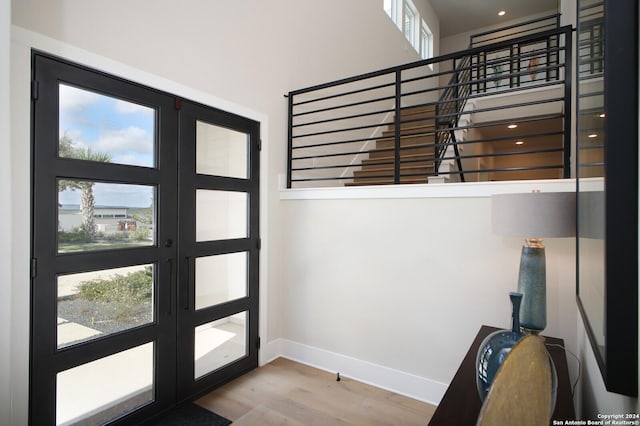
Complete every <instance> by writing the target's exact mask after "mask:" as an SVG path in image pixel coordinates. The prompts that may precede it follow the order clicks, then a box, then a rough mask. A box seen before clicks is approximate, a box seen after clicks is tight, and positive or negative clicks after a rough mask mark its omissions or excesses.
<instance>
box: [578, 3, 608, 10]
mask: <svg viewBox="0 0 640 426" xmlns="http://www.w3.org/2000/svg"><path fill="white" fill-rule="evenodd" d="M601 6H604V1H601V2H598V3H590V4H582V5H581V6H580V7H579V9H578V10H580V11H583V10H589V9H591V8H593V7H601Z"/></svg>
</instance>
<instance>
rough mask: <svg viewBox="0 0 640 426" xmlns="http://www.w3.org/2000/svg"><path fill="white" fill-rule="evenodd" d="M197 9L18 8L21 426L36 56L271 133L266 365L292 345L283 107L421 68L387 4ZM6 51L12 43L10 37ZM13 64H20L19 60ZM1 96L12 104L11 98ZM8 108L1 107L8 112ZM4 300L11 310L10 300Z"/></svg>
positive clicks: (15, 87)
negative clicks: (291, 98) (353, 79)
mask: <svg viewBox="0 0 640 426" xmlns="http://www.w3.org/2000/svg"><path fill="white" fill-rule="evenodd" d="M2 2H3V3H2V4H3V12H4V11H5V9H7V10H6V11H7V12H8V9H9V5H8V2H7V0H2ZM188 5H190V6H191V7H189V6H185V5H184V4H182V3H181V4H178V3H176V2H173V1H169V0H162V1H155V0H153V1H152V0H143V1H138V2H129V1H125V0H117V1H114V2H110V3H108V4H106V3H104V2H100V1H97V0H89V1H85V2H75V1H68V0H16V1H14V2H13V4H12V7H13V10H12V11H11V12H12V14H11V23H12V24H13V26H14V27H13V29H12V44H11V57H10V61H9V63H10V65H11V137H10V138H9V136H8V126H4V125H3V126H2V127H1V128H2V129H3V130H2V132H3V135H4V136H5V139H6V140H9V139H11V145H10V147H11V161H9V160H8V158H9V155H8V150H9V145H7V144H3V145H2V149H4V150H7V152H6V154H7V155H2V156H0V161H2V162H6V164H5V167H0V170H2V172H1V173H7V171H8V170H11V174H10V178H7V179H3V180H1V181H2V182H3V184H0V185H2V186H0V188H2V189H1V190H2V194H6V195H7V197H9V194H11V203H10V205H11V209H10V210H9V211H2V212H1V213H0V214H2V219H6V221H5V222H4V223H9V224H10V225H7V226H6V227H5V234H4V235H5V240H6V238H7V237H9V236H10V235H11V234H10V232H11V230H13V232H14V235H13V236H14V238H13V241H12V243H11V244H10V247H9V248H10V250H11V253H12V256H13V258H9V257H2V256H0V257H2V258H3V260H5V259H6V260H7V261H8V265H11V267H12V272H11V274H12V275H9V272H5V271H8V270H9V269H8V268H2V270H3V272H2V273H3V274H4V275H3V279H2V285H7V286H9V288H8V289H5V291H3V293H2V294H3V296H5V295H7V296H8V295H11V301H12V303H11V305H10V306H12V308H13V314H12V322H11V332H10V334H11V338H9V336H8V335H7V336H5V334H8V333H9V332H8V331H5V330H4V328H3V329H1V330H2V333H3V334H2V337H6V339H5V341H6V342H9V343H8V344H10V345H11V349H12V363H11V365H6V362H5V363H4V364H0V368H1V370H0V372H1V373H2V377H4V376H5V375H9V374H11V375H12V381H11V389H12V392H13V393H14V394H15V395H16V398H15V400H14V407H13V412H14V413H15V419H16V420H15V422H14V423H16V424H23V423H25V419H26V413H27V395H28V342H29V326H28V324H29V273H28V267H29V235H30V233H29V215H26V214H24V212H28V211H29V209H30V207H29V194H30V181H29V167H30V158H29V156H30V151H29V150H30V148H29V146H30V143H29V141H30V135H29V128H30V115H29V114H30V113H29V78H30V77H29V76H30V49H31V48H33V47H35V48H37V49H41V50H44V51H48V52H51V53H53V54H56V55H59V56H63V57H66V58H68V59H71V60H73V61H76V62H80V63H83V64H86V65H88V66H92V67H96V68H99V69H101V70H104V71H106V72H109V73H113V74H116V75H120V76H122V77H125V78H130V79H132V80H134V81H138V82H141V83H143V84H148V85H151V86H152V87H156V88H158V89H161V90H166V91H170V92H173V93H176V94H178V95H181V96H184V97H186V98H191V99H194V100H196V101H199V102H202V103H206V104H209V105H212V106H214V107H219V108H222V109H226V110H230V111H232V112H235V113H238V114H242V115H246V116H248V117H249V118H253V119H256V120H259V121H261V124H262V140H263V153H262V167H263V172H264V173H263V176H262V202H263V208H262V219H263V223H262V238H263V252H262V259H261V272H262V286H263V287H262V294H261V296H262V298H261V312H262V314H263V317H262V324H261V333H262V337H263V342H264V343H265V345H264V347H265V349H264V350H263V351H262V354H261V357H263V360H264V357H268V356H269V355H273V354H277V352H269V346H268V343H269V342H270V341H273V340H274V339H278V338H279V337H281V336H282V332H283V328H284V324H285V322H286V321H287V320H286V317H284V316H283V315H281V312H282V307H283V306H284V303H285V302H286V299H283V293H284V287H283V286H282V280H283V278H284V274H283V269H282V268H283V265H285V264H286V263H287V262H288V259H286V258H285V257H283V256H282V255H281V253H282V251H283V250H282V249H283V241H282V239H281V238H280V236H279V231H280V228H281V224H282V222H281V205H280V202H279V199H278V191H279V187H278V185H279V182H280V181H281V177H282V176H283V175H284V173H285V170H286V146H287V143H286V134H287V132H286V123H287V120H286V105H287V101H286V99H285V98H284V97H283V95H284V94H285V93H287V92H288V91H290V90H295V89H299V88H302V87H306V86H310V85H314V84H318V83H323V82H326V81H330V80H334V79H338V78H343V77H348V76H351V75H354V74H358V73H363V72H368V71H371V70H375V69H380V68H386V67H389V66H393V65H397V64H401V63H405V62H411V61H415V60H417V59H418V55H417V53H416V52H415V51H414V50H413V49H406V48H405V47H406V45H405V39H404V37H403V35H402V34H401V33H400V32H399V31H397V29H396V28H395V27H393V25H388V24H387V21H388V18H387V16H386V14H385V13H384V11H383V8H382V2H381V1H380V2H371V1H370V0H353V1H349V2H343V1H340V0H328V1H323V2H299V1H295V0H277V1H271V2H264V1H256V0H236V1H233V2H202V1H200V2H190V3H188ZM336 11H339V13H336ZM2 16H9V15H8V13H7V14H5V13H3V14H2ZM3 25H4V26H3V27H2V28H1V29H2V31H3V32H6V31H5V27H6V24H3ZM6 30H8V29H6ZM1 40H2V41H3V42H6V41H7V40H5V38H4V35H3V36H2V39H1ZM2 55H3V59H4V58H8V57H9V54H8V52H6V53H5V52H4V51H3V52H2ZM0 62H2V63H3V64H6V63H7V61H0ZM3 66H4V65H3ZM3 69H4V68H3ZM2 72H4V71H2ZM2 75H3V74H0V76H2ZM5 80H6V79H3V83H2V84H5ZM6 83H8V82H6ZM3 87H4V86H3ZM0 89H1V88H0ZM0 93H2V94H3V95H1V96H5V95H4V93H7V91H6V90H0ZM8 101H9V99H5V98H2V102H3V103H2V104H0V108H3V111H4V109H7V108H8V105H7V104H8ZM2 116H3V117H7V116H8V114H2ZM5 129H6V130H5ZM5 132H6V134H5ZM9 188H11V189H12V190H13V192H9ZM7 246H9V245H7ZM0 299H1V300H2V302H0V303H3V304H4V303H7V302H6V301H7V298H5V297H3V298H0ZM3 306H4V305H3ZM1 307H2V306H0V308H1ZM3 312H7V310H3ZM2 326H3V327H8V323H6V322H3V325H2ZM9 372H11V373H9ZM2 382H3V384H4V383H7V381H4V380H3V381H2ZM3 401H6V399H5V398H4V397H3ZM3 403H4V402H3Z"/></svg>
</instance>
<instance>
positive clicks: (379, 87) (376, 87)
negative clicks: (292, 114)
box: [293, 81, 396, 107]
mask: <svg viewBox="0 0 640 426" xmlns="http://www.w3.org/2000/svg"><path fill="white" fill-rule="evenodd" d="M395 85H396V83H395V81H392V82H390V83H385V84H380V85H377V86H371V87H366V88H364V89H358V90H352V91H349V92H342V93H337V94H334V95H327V96H323V97H320V98H315V99H311V100H307V101H302V102H298V103H294V104H293V106H294V107H296V106H299V105H305V104H310V103H313V102H320V101H326V100H327V99H333V98H339V97H342V96H349V95H355V94H356V93H363V92H368V91H371V90H378V89H384V88H385V87H392V86H395Z"/></svg>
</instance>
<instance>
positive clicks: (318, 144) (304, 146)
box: [292, 136, 380, 149]
mask: <svg viewBox="0 0 640 426" xmlns="http://www.w3.org/2000/svg"><path fill="white" fill-rule="evenodd" d="M379 139H380V137H379V136H377V137H376V136H372V137H368V138H357V139H345V140H343V141H334V142H321V143H314V144H311V145H301V146H294V147H292V149H306V148H320V147H323V146H332V145H342V144H348V143H358V142H368V141H376V140H379Z"/></svg>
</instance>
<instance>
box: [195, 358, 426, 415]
mask: <svg viewBox="0 0 640 426" xmlns="http://www.w3.org/2000/svg"><path fill="white" fill-rule="evenodd" d="M196 403H197V404H199V405H201V406H203V407H205V408H207V409H209V410H211V411H214V412H216V413H218V414H220V415H221V416H224V417H226V418H228V419H229V420H231V421H233V426H242V425H305V426H308V425H318V426H327V425H394V426H397V425H426V424H427V423H428V422H429V419H430V418H431V416H432V414H433V411H434V410H435V407H434V406H432V405H429V404H426V403H424V402H420V401H416V400H413V399H410V398H407V397H404V396H401V395H398V394H395V393H393V392H389V391H386V390H382V389H379V388H375V387H373V386H369V385H365V384H363V383H360V382H356V381H354V380H350V379H348V378H344V377H341V380H340V381H339V382H338V381H336V376H335V375H333V374H330V373H327V372H324V371H321V370H317V369H315V368H312V367H308V366H306V365H302V364H299V363H296V362H293V361H290V360H287V359H284V358H278V359H276V360H275V361H273V362H271V363H270V364H267V365H265V366H264V367H260V368H257V369H255V370H253V371H252V372H250V373H248V374H246V375H244V376H242V377H240V378H239V379H236V380H235V381H233V382H231V383H228V384H227V385H225V386H223V387H221V388H219V389H217V390H215V391H213V392H211V393H209V394H207V395H205V396H203V397H202V398H200V399H199V400H197V401H196Z"/></svg>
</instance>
